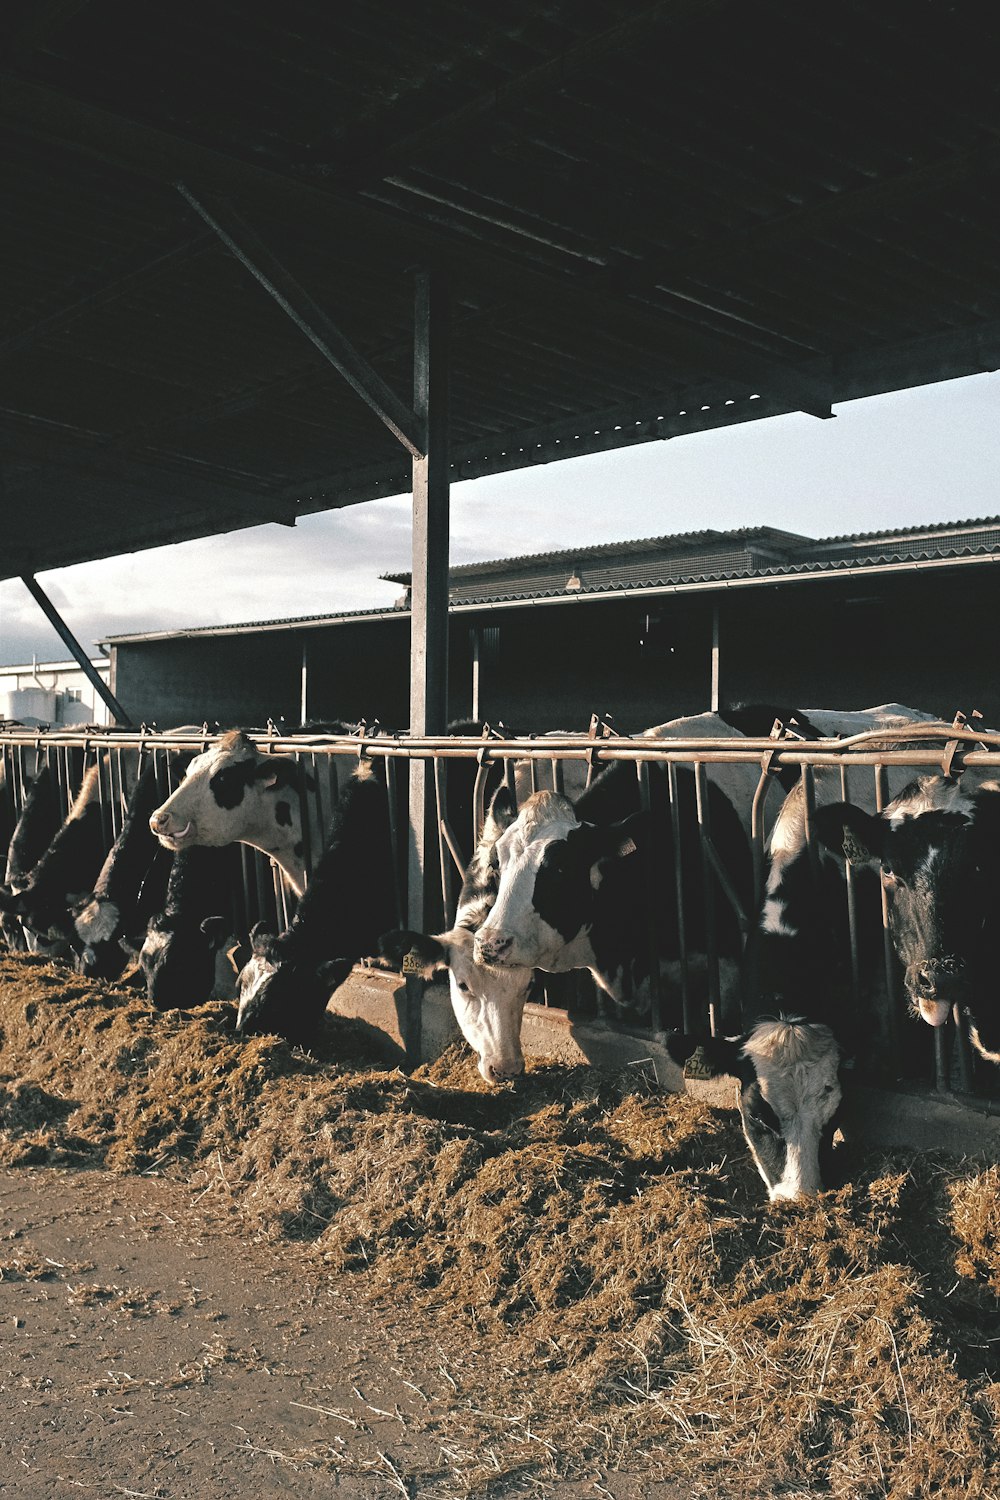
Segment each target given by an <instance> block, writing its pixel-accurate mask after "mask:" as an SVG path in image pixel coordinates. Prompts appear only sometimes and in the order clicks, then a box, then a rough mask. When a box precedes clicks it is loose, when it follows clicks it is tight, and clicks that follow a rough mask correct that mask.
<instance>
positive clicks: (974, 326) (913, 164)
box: [0, 0, 1000, 855]
mask: <svg viewBox="0 0 1000 1500" xmlns="http://www.w3.org/2000/svg"><path fill="white" fill-rule="evenodd" d="M4 25H5V34H6V42H7V46H6V49H5V56H6V67H5V71H4V74H3V78H2V88H0V122H2V128H3V139H4V151H3V166H2V172H3V187H4V200H5V204H6V206H7V210H8V223H9V228H8V233H7V236H6V239H5V246H4V257H5V268H6V274H5V277H4V282H3V291H2V294H0V295H2V298H3V304H2V307H3V310H2V314H0V316H2V320H3V328H2V336H0V352H2V354H3V376H2V380H3V390H2V396H0V442H2V451H3V473H4V481H5V485H6V495H7V506H6V512H5V537H4V544H5V545H4V559H5V565H6V571H7V572H9V573H10V574H19V575H21V576H22V577H24V578H25V579H26V580H28V581H29V582H30V584H31V586H32V587H33V588H35V590H36V593H37V595H38V597H39V602H44V594H43V593H42V591H41V590H40V589H39V588H38V585H37V584H36V583H35V582H34V574H35V573H36V572H38V571H40V570H43V569H48V568H55V567H59V566H63V565H66V564H69V563H74V562H79V561H83V560H85V559H91V558H97V557H103V556H109V555H113V554H117V553H120V552H122V551H123V550H139V549H142V548H146V547H152V546H155V545H159V544H162V543H166V542H175V541H180V540H183V539H186V538H192V537H198V536H205V535H209V534H213V533H218V532H223V531H227V530H232V529H235V528H239V527H244V526H250V525H257V524H260V523H261V522H276V523H278V524H283V525H294V523H295V520H296V518H297V517H298V516H299V515H303V514H307V513H309V512H311V511H315V510H322V509H327V508H333V507H337V506H343V505H348V504H353V503H357V502H360V501H364V500H366V499H369V498H371V497H373V496H379V495H389V494H394V493H398V492H399V491H400V490H405V489H407V488H409V487H411V486H412V489H413V494H414V555H413V593H412V628H411V643H410V650H411V677H410V718H409V722H410V726H411V728H412V730H413V731H414V732H415V733H418V734H420V733H424V732H426V731H428V730H430V731H434V730H440V729H441V728H442V727H443V724H444V719H445V714H446V702H445V700H446V682H447V675H448V665H447V624H446V621H447V569H448V488H449V483H450V481H451V480H452V479H455V478H471V477H475V476H477V475H482V474H491V473H497V472H500V471H503V470H510V469H516V468H519V467H521V466H524V465H527V464H537V463H545V462H549V461H552V460H554V459H558V458H561V457H564V456H567V455H572V454H579V453H587V452H594V451H598V450H605V449H611V448H616V447H620V446H623V445H626V444H632V443H637V442H649V441H657V440H662V439H666V438H676V437H678V436H682V435H683V434H685V433H689V432H692V431H697V430H702V429H705V428H712V427H716V426H720V425H724V424H728V423H733V422H739V421H745V420H751V419H753V418H760V417H764V416H768V415H773V414H776V413H781V412H790V411H802V412H806V413H809V414H810V415H811V416H812V417H813V418H815V419H816V420H818V421H822V420H825V419H827V418H829V417H830V415H831V407H832V404H833V403H835V402H841V401H845V400H848V399H850V398H853V397H859V396H864V395H869V394H873V393H876V392H883V391H889V390H894V389H899V388H902V387H905V386H910V385H914V384H919V383H922V382H930V381H936V380H941V379H945V378H948V377H954V376H960V375H967V374H970V373H973V372H976V371H981V370H984V369H992V368H994V367H995V366H996V365H997V364H998V363H1000V354H998V350H1000V277H998V276H997V251H998V237H1000V236H998V229H997V222H996V212H995V204H996V183H997V168H998V166H1000V138H998V137H1000V96H998V90H997V86H996V77H995V66H994V57H995V51H996V45H995V44H996V41H997V31H998V30H1000V16H997V15H996V14H994V13H993V12H991V11H989V10H987V11H984V10H983V8H982V7H981V6H973V5H971V4H969V3H958V4H955V3H945V0H918V3H916V4H915V3H913V0H889V3H884V0H877V3H875V0H845V3H843V4H841V5H840V6H838V7H837V9H836V11H834V12H825V13H824V14H823V15H822V16H821V17H820V16H818V15H817V13H816V12H815V11H814V10H813V9H812V8H811V7H803V6H800V5H794V4H790V3H788V0H766V3H763V4H761V5H757V6H753V7H748V6H740V5H737V4H735V3H734V0H660V3H654V4H640V3H634V0H604V3H600V4H596V3H585V4H581V3H578V0H574V3H572V4H570V3H569V0H554V3H546V4H544V5H543V4H537V3H526V0H525V3H510V4H504V5H501V6H500V7H499V8H496V7H489V8H487V7H480V6H473V7H456V6H455V5H453V4H451V3H450V0H426V3H422V4H420V5H419V6H413V5H409V4H402V3H380V4H377V5H372V4H370V3H367V0H364V3H351V0H346V3H344V4H341V5H338V6H337V7H336V8H335V9H329V8H327V7H321V6H318V5H316V4H314V3H312V0H293V3H291V4H288V5H283V6H282V7H280V8H279V9H277V10H276V9H275V8H274V7H273V6H271V5H265V4H262V3H260V0H246V3H243V4H241V5H239V6H238V7H235V8H234V7H232V6H230V5H227V4H225V3H223V0H199V3H198V4H197V5H195V4H194V3H192V0H171V3H170V4H169V5H168V4H165V3H155V4H151V5H144V6H142V7H136V6H134V5H128V4H125V3H123V0H70V3H68V4H67V3H65V0H51V3H43V4H41V5H38V4H36V3H33V0H13V3H12V4H11V5H10V6H8V8H7V11H6V15H5V22H4ZM500 525H501V518H499V517H498V529H499V527H500ZM248 588H253V590H254V592H255V594H256V595H258V596H259V595H260V593H261V591H262V581H261V580H257V579H254V580H248ZM263 590H264V591H265V592H266V581H264V582H263ZM425 775H426V773H425V771H424V769H423V768H422V767H418V768H416V769H415V770H414V775H413V795H414V803H413V807H412V809H411V820H412V822H413V824H414V827H415V828H416V830H417V832H418V835H419V830H420V828H421V827H422V826H423V823H424V816H423V814H422V812H421V804H422V802H423V800H424V796H425V790H426V788H425ZM418 842H419V838H418ZM417 853H418V855H419V850H418V851H417Z"/></svg>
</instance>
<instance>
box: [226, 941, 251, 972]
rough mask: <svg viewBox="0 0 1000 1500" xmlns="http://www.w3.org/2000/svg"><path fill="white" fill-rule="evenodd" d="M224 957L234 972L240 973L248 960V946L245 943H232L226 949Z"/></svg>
mask: <svg viewBox="0 0 1000 1500" xmlns="http://www.w3.org/2000/svg"><path fill="white" fill-rule="evenodd" d="M226 957H227V958H228V960H229V964H230V967H231V968H232V971H233V973H234V974H242V972H243V970H244V968H245V967H246V965H247V964H248V963H249V962H250V947H249V944H247V943H234V944H233V946H232V947H231V948H227V949H226Z"/></svg>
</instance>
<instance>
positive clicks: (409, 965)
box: [403, 948, 424, 974]
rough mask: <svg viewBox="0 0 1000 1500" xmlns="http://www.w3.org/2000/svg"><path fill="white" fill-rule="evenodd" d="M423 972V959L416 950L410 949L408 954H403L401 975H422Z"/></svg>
mask: <svg viewBox="0 0 1000 1500" xmlns="http://www.w3.org/2000/svg"><path fill="white" fill-rule="evenodd" d="M423 972H424V963H423V959H422V958H421V957H420V954H419V953H418V952H417V950H416V948H411V949H410V951H409V953H404V954H403V973H404V974H422V973H423Z"/></svg>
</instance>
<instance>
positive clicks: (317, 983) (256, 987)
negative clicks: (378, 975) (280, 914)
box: [236, 922, 354, 1045]
mask: <svg viewBox="0 0 1000 1500" xmlns="http://www.w3.org/2000/svg"><path fill="white" fill-rule="evenodd" d="M290 937H291V938H292V940H291V941H290V940H289V939H290ZM294 937H295V935H294V934H290V933H283V934H282V935H281V937H276V936H275V935H274V933H273V932H271V931H270V930H269V928H268V927H267V926H266V925H265V923H263V922H258V923H257V925H256V926H255V927H254V929H253V931H252V932H251V934H250V943H251V952H250V957H249V958H248V959H247V962H246V963H245V964H244V966H243V968H242V969H241V970H240V975H239V979H238V980H237V990H236V998H237V1003H238V1009H237V1013H236V1029H237V1031H244V1032H254V1033H259V1032H272V1033H274V1034H275V1035H277V1036H283V1037H285V1038H286V1040H287V1041H290V1042H294V1043H296V1044H298V1045H305V1044H307V1043H308V1042H309V1041H311V1040H312V1039H313V1037H314V1036H315V1033H316V1028H317V1026H318V1024H319V1021H320V1018H321V1017H322V1015H323V1012H324V1011H325V1010H326V1004H327V1001H328V1000H329V998H330V996H331V994H332V993H333V991H334V990H335V989H337V987H338V986H339V985H341V984H343V982H344V980H345V979H346V978H347V976H348V974H349V973H350V972H351V969H352V968H353V966H354V961H353V959H349V958H323V959H318V958H316V957H315V955H312V954H310V953H308V952H307V951H306V950H305V949H304V948H303V946H302V945H301V944H299V943H296V942H295V941H294Z"/></svg>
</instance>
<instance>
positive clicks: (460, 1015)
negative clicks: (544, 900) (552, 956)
mask: <svg viewBox="0 0 1000 1500" xmlns="http://www.w3.org/2000/svg"><path fill="white" fill-rule="evenodd" d="M494 801H495V803H496V805H497V806H498V807H509V806H510V802H509V797H508V796H507V794H506V793H504V796H503V797H498V798H495V799H494ZM501 832H502V826H501V824H500V823H499V822H497V820H496V819H495V818H494V813H493V805H492V804H491V807H490V810H489V812H488V813H487V816H486V823H485V826H484V828H483V833H482V837H481V838H480V841H479V845H478V847H477V848H476V851H475V853H474V855H473V857H472V860H471V862H470V864H469V866H468V869H467V870H466V872H465V879H464V881H463V883H462V889H461V892H460V894H459V898H458V908H457V910H456V912H455V923H454V926H453V927H451V928H450V929H449V930H448V931H447V932H439V933H436V934H433V935H428V934H426V933H422V932H412V931H410V930H408V929H406V930H400V929H396V930H394V931H392V932H386V933H383V935H382V937H381V938H380V939H379V949H380V952H381V953H382V955H383V957H385V958H387V959H389V960H391V962H393V963H395V964H397V965H399V966H402V967H403V968H404V969H405V970H408V971H409V972H414V971H416V972H419V974H420V975H421V976H422V978H424V979H433V978H434V976H435V975H436V974H438V973H440V972H442V971H445V972H447V975H448V985H449V990H450V994H451V1004H452V1009H453V1011H454V1013H455V1019H456V1020H457V1022H458V1024H459V1028H460V1029H461V1032H462V1035H463V1036H464V1037H465V1040H466V1041H467V1042H468V1044H469V1046H470V1047H471V1048H472V1050H473V1051H474V1052H475V1054H476V1056H477V1058H478V1059H479V1071H480V1073H481V1074H482V1076H483V1078H485V1080H486V1082H487V1083H508V1082H511V1081H513V1080H514V1079H515V1078H518V1077H519V1076H520V1075H521V1074H522V1073H523V1072H524V1053H523V1052H522V1050H521V1018H522V1016H523V1014H524V1006H525V1002H526V1001H527V999H528V996H529V994H530V992H531V988H532V985H533V983H534V970H533V969H527V968H506V969H488V968H486V967H485V966H484V965H483V964H479V963H477V962H476V959H475V956H474V952H473V950H474V946H475V934H476V930H477V929H478V928H479V926H480V925H481V923H482V922H483V921H484V920H485V918H486V915H487V913H488V912H489V911H490V909H491V908H492V906H493V903H494V901H495V900H496V895H497V890H498V887H499V872H498V870H497V868H496V866H495V865H494V863H493V862H492V858H491V855H492V850H493V846H494V845H495V843H496V841H497V839H498V838H499V836H500V833H501Z"/></svg>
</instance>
